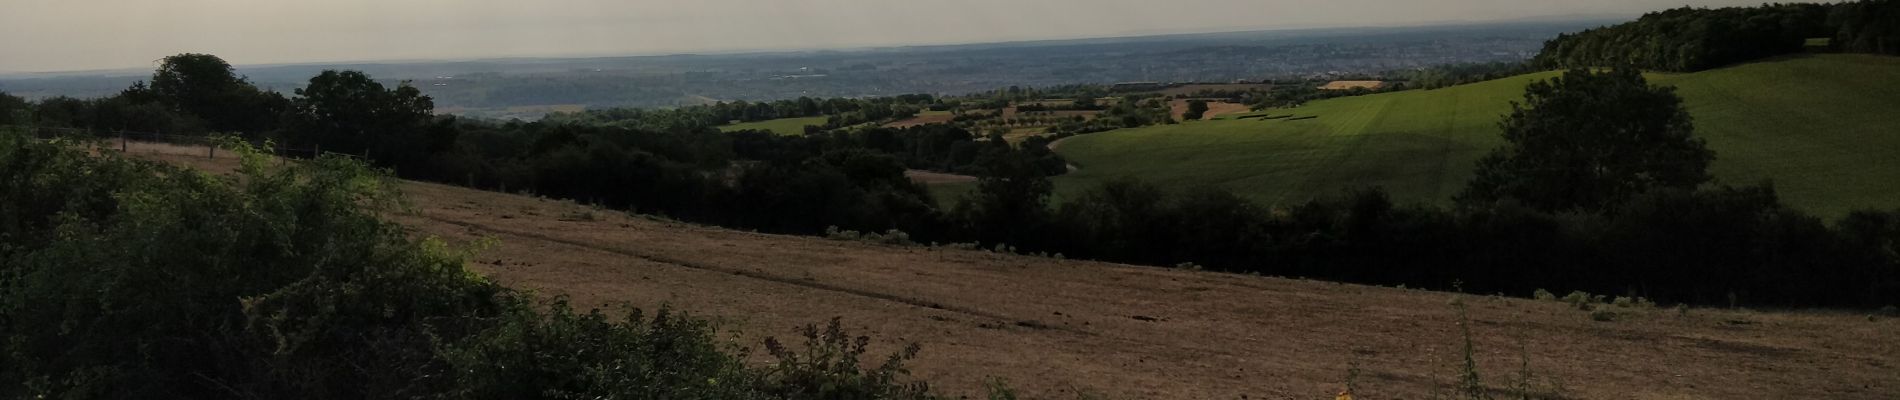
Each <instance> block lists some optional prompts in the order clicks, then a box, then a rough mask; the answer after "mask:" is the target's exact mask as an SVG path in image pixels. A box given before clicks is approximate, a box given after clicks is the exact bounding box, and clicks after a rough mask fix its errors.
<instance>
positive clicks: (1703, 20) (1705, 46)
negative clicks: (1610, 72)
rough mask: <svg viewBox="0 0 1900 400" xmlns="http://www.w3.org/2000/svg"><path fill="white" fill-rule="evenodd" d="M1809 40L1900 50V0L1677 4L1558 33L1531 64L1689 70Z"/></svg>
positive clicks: (1801, 46) (1785, 50) (1799, 47)
mask: <svg viewBox="0 0 1900 400" xmlns="http://www.w3.org/2000/svg"><path fill="white" fill-rule="evenodd" d="M1811 38H1825V39H1831V43H1832V44H1831V47H1832V48H1834V49H1836V50H1840V51H1847V52H1858V53H1878V54H1900V44H1896V43H1900V1H1894V0H1866V1H1857V2H1850V3H1841V4H1831V5H1824V4H1768V5H1763V6H1761V7H1752V8H1718V9H1702V8H1678V9H1673V10H1668V11H1662V12H1656V13H1650V14H1646V15H1644V16H1643V17H1642V18H1640V19H1637V20H1636V21H1633V22H1629V23H1624V24H1620V25H1615V26H1608V27H1602V28H1596V29H1590V30H1585V31H1583V32H1579V33H1575V34H1564V35H1559V36H1558V37H1557V38H1556V39H1552V40H1551V41H1550V42H1548V43H1546V44H1545V45H1544V50H1543V52H1542V53H1540V54H1538V55H1537V58H1536V59H1535V60H1534V61H1533V62H1534V63H1535V64H1537V65H1539V66H1543V67H1554V68H1569V67H1606V66H1634V67H1638V68H1643V69H1650V70H1660V71H1675V72H1690V71H1700V70H1705V69H1710V68H1715V67H1720V66H1724V65H1729V64H1734V63H1738V62H1744V61H1750V60H1757V59H1762V58H1766V57H1772V56H1777V55H1783V54H1793V53H1799V52H1802V51H1806V44H1807V42H1808V39H1811Z"/></svg>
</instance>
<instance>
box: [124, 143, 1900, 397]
mask: <svg viewBox="0 0 1900 400" xmlns="http://www.w3.org/2000/svg"><path fill="white" fill-rule="evenodd" d="M139 156H140V157H145V158H150V159H158V160H164V161H168V162H178V163H183V164H186V165H193V166H196V167H199V168H207V169H210V170H214V171H219V170H228V169H229V168H230V165H231V164H232V160H230V159H204V158H202V157H191V156H178V155H165V154H146V155H139ZM403 188H404V191H405V193H406V194H407V196H408V197H409V200H410V201H411V203H412V204H413V210H411V211H409V212H406V213H402V214H399V215H395V216H393V217H394V218H395V219H396V220H397V221H398V222H400V223H402V224H403V225H405V226H407V227H409V228H410V229H412V230H413V232H414V233H415V234H416V235H418V236H436V237H441V238H443V239H445V240H448V241H450V242H472V241H476V240H480V239H484V238H493V239H497V240H498V241H499V243H498V244H497V245H495V246H494V247H492V248H489V249H487V250H484V251H482V252H480V253H478V255H477V256H476V257H475V258H474V259H473V260H471V261H470V267H471V268H473V269H474V270H475V271H477V272H479V273H481V274H484V275H486V276H488V277H490V278H492V279H495V280H497V281H499V282H502V283H504V284H506V285H509V286H511V287H515V288H518V289H524V290H531V291H534V292H537V293H540V294H544V295H565V296H570V297H571V298H572V300H573V301H574V302H575V303H576V304H579V305H600V306H602V307H616V306H633V307H642V308H647V309H652V308H656V307H659V306H661V305H667V306H670V307H672V308H674V309H676V310H683V311H688V312H690V313H692V314H694V315H697V316H700V317H705V318H711V319H713V320H715V321H717V322H718V323H719V324H720V326H722V327H723V328H724V329H725V331H724V332H726V333H727V334H730V335H732V337H733V338H734V340H737V341H739V343H745V344H753V345H754V346H752V347H753V348H755V349H756V348H758V346H756V344H757V343H758V340H760V339H762V338H763V337H766V336H780V337H785V336H791V335H794V332H795V330H794V327H797V326H801V325H804V324H812V323H823V322H824V321H826V320H829V319H831V318H834V317H837V318H842V320H843V321H844V323H845V324H846V326H847V327H848V328H850V329H851V330H852V332H853V333H854V334H863V335H869V336H870V337H871V338H872V339H873V342H872V343H873V344H872V351H873V352H874V353H886V354H887V353H889V352H891V351H895V350H896V349H898V348H899V347H900V346H901V345H902V344H904V343H909V342H917V343H921V344H922V345H923V353H922V355H921V357H920V358H919V359H918V360H916V361H915V363H914V365H913V368H912V369H913V370H914V371H915V373H916V374H917V376H918V377H921V378H924V379H928V380H930V381H931V382H932V383H933V384H935V385H936V386H935V387H937V388H939V389H942V390H945V391H947V392H949V393H952V394H956V395H968V396H978V397H980V396H981V394H982V392H981V387H982V386H983V384H984V382H986V381H987V380H989V379H992V378H1002V379H1005V380H1006V381H1008V382H1009V384H1010V385H1011V386H1014V387H1016V388H1018V389H1020V390H1021V391H1022V392H1023V394H1024V395H1026V397H1028V398H1077V396H1078V394H1079V393H1085V394H1089V395H1094V396H1101V397H1104V398H1114V399H1124V398H1159V399H1217V398H1218V399H1261V398H1276V399H1278V398H1286V399H1313V398H1331V396H1332V395H1334V394H1336V393H1338V392H1339V390H1340V389H1341V388H1342V387H1343V385H1344V382H1345V377H1346V375H1347V371H1348V370H1349V365H1350V364H1353V363H1356V364H1357V365H1358V367H1359V369H1360V370H1361V372H1360V374H1359V376H1358V382H1359V384H1360V389H1359V391H1358V393H1357V396H1358V397H1359V398H1380V399H1384V398H1419V397H1423V395H1424V394H1426V393H1430V392H1431V391H1432V389H1431V388H1432V387H1433V386H1434V384H1435V383H1443V384H1445V385H1450V384H1451V383H1452V382H1455V381H1456V379H1457V376H1456V375H1454V374H1455V373H1456V369H1454V365H1456V364H1457V363H1459V362H1462V357H1463V356H1462V354H1461V353H1460V352H1459V346H1460V344H1461V343H1462V342H1461V341H1462V339H1461V335H1460V334H1459V331H1460V329H1459V317H1458V312H1457V311H1456V310H1455V309H1454V308H1453V307H1452V306H1450V305H1449V304H1448V300H1450V299H1451V298H1453V297H1454V295H1453V294H1448V293H1442V292H1428V291H1420V290H1409V289H1398V288H1387V287H1375V286H1363V285H1349V284H1337V283H1328V282H1318V281H1306V280H1296V279H1282V278H1269V277H1254V276H1240V275H1229V274H1219V273H1207V272H1194V271H1183V270H1172V269H1161V268H1149V267H1136V266H1128V265H1118V264H1109V263H1097V262H1084V261H1064V260H1055V259H1049V258H1039V257H1028V256H1015V255H1000V254H993V253H988V252H981V251H966V250H948V249H942V248H930V247H915V246H913V247H899V246H885V245H876V244H868V243H859V242H841V241H831V240H825V239H820V238H809V237H795V236H782V235H768V234H758V233H750V232H741V231H734V230H728V229H718V228H709V227H702V226H694V225H689V224H681V223H674V222H667V221H660V220H654V219H650V218H645V217H639V216H629V215H626V214H623V213H618V212H612V211H602V210H595V209H591V208H588V207H584V206H579V205H575V204H572V203H569V202H562V201H554V200H546V199H539V198H533V197H526V196H518V195H509V194H501V193H490V192H481V191H473V190H467V189H462V188H456V187H451V186H444V185H437V184H428V183H413V182H412V183H405V184H404V186H403ZM1462 301H1463V303H1464V304H1467V305H1468V312H1469V318H1470V324H1469V326H1470V329H1471V332H1472V336H1473V337H1472V340H1473V341H1474V344H1475V346H1476V349H1477V351H1476V353H1475V355H1474V356H1475V358H1476V360H1477V364H1478V366H1479V367H1480V370H1481V373H1482V376H1483V378H1484V379H1485V383H1486V384H1487V385H1488V386H1489V387H1490V388H1491V389H1492V390H1493V393H1494V394H1496V393H1501V392H1503V391H1505V390H1506V389H1507V388H1508V386H1509V385H1510V381H1511V379H1512V378H1511V377H1512V376H1515V375H1516V373H1517V371H1519V370H1520V367H1521V365H1520V362H1521V361H1520V357H1523V358H1526V359H1528V362H1529V367H1530V368H1531V369H1532V370H1533V372H1534V373H1535V374H1536V375H1537V376H1539V377H1545V378H1551V379H1555V380H1557V381H1558V382H1560V383H1561V384H1562V386H1563V387H1564V388H1566V390H1565V391H1564V394H1565V395H1566V396H1567V397H1571V398H1610V399H1738V398H1826V399H1892V398H1900V319H1896V318H1872V317H1868V316H1866V315H1865V314H1857V313H1848V312H1835V311H1787V312H1761V311H1738V310H1718V309H1702V308H1697V309H1689V310H1687V311H1686V312H1679V311H1677V310H1673V309H1620V310H1623V311H1622V313H1621V316H1620V317H1619V318H1617V319H1616V320H1614V321H1608V322H1599V321H1594V320H1592V318H1591V317H1590V315H1589V313H1587V312H1583V311H1578V310H1576V309H1574V308H1572V307H1570V306H1568V305H1566V304H1562V303H1558V302H1550V301H1535V300H1528V299H1519V298H1506V297H1494V296H1482V295H1475V296H1464V297H1463V300H1462ZM1447 387H1449V386H1447Z"/></svg>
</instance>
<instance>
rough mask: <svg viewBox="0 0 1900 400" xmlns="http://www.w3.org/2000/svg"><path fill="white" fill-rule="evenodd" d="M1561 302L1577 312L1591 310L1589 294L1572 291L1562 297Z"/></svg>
mask: <svg viewBox="0 0 1900 400" xmlns="http://www.w3.org/2000/svg"><path fill="white" fill-rule="evenodd" d="M1563 301H1564V302H1565V303H1570V306H1571V307H1576V308H1577V309H1578V310H1584V311H1590V309H1591V308H1593V307H1592V306H1591V301H1590V293H1589V292H1585V291H1582V290H1578V291H1573V292H1570V294H1567V295H1564V298H1563Z"/></svg>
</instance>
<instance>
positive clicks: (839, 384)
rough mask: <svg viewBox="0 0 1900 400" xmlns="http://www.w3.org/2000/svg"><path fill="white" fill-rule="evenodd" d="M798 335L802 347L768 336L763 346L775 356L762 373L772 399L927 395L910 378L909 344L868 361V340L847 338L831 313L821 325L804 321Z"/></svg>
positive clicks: (927, 390) (924, 388)
mask: <svg viewBox="0 0 1900 400" xmlns="http://www.w3.org/2000/svg"><path fill="white" fill-rule="evenodd" d="M801 334H802V335H803V336H804V338H805V350H804V351H803V352H797V351H793V349H791V348H787V347H785V345H784V344H783V343H780V342H779V341H778V340H777V339H775V338H767V339H766V341H765V348H766V351H767V352H769V353H770V354H771V356H772V359H773V361H774V363H773V365H772V366H770V367H767V368H766V369H765V371H764V373H763V375H762V379H764V383H765V385H766V387H767V390H766V392H767V393H768V394H770V395H772V396H773V397H775V398H783V399H812V400H820V399H824V400H854V399H931V398H934V396H932V395H931V394H930V386H929V385H928V384H925V383H923V382H916V381H908V380H907V379H906V377H907V376H909V375H910V371H909V370H907V369H905V368H904V363H905V362H908V361H910V360H911V359H913V358H916V357H917V352H918V349H919V348H918V346H917V344H915V343H913V344H911V345H909V346H907V347H905V348H904V349H903V350H902V351H899V352H897V353H896V354H892V355H891V356H890V357H888V358H886V359H885V360H884V363H883V364H878V365H876V366H868V365H865V364H864V360H862V359H861V358H863V356H864V354H865V352H866V349H865V348H866V347H867V346H868V345H869V344H870V342H871V339H870V338H868V337H864V336H858V337H855V338H853V337H851V336H850V335H848V334H846V332H845V330H844V326H843V324H842V323H840V322H839V320H838V319H837V318H833V319H832V320H831V323H830V324H827V325H825V329H824V330H822V331H820V330H819V329H818V327H817V326H816V325H806V326H805V328H804V331H803V332H801Z"/></svg>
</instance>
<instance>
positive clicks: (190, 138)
mask: <svg viewBox="0 0 1900 400" xmlns="http://www.w3.org/2000/svg"><path fill="white" fill-rule="evenodd" d="M0 129H5V130H9V131H17V132H24V133H26V134H27V135H28V136H31V137H32V138H34V139H38V140H55V139H59V140H74V141H88V142H91V143H93V144H94V147H95V148H97V149H101V150H118V151H119V152H121V153H145V154H170V155H181V156H203V157H205V158H219V157H236V155H234V154H231V153H230V152H229V151H228V150H226V149H222V148H220V147H222V146H223V144H222V143H220V142H221V141H222V140H230V139H220V138H217V137H212V136H204V135H174V134H165V133H159V132H139V131H124V130H100V129H81V128H63V127H46V126H24V125H0ZM242 141H243V142H245V143H248V144H250V146H251V147H252V148H255V149H258V150H264V151H266V152H269V153H270V154H272V155H276V156H278V157H281V158H294V159H303V158H316V157H318V156H321V155H332V156H345V157H352V158H355V157H358V156H357V155H354V154H344V153H337V152H325V151H323V148H322V147H321V146H317V145H311V146H307V147H300V146H285V145H280V144H276V143H273V142H269V141H265V140H242Z"/></svg>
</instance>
